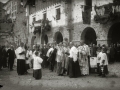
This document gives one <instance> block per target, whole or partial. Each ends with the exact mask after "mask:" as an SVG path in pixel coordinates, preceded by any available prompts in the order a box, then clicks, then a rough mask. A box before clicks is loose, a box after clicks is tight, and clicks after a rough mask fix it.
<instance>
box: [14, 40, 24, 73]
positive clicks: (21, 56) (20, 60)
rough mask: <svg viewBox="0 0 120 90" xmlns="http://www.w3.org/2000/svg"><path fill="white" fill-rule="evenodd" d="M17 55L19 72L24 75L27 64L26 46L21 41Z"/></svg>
mask: <svg viewBox="0 0 120 90" xmlns="http://www.w3.org/2000/svg"><path fill="white" fill-rule="evenodd" d="M15 53H16V56H17V73H18V75H24V74H25V72H26V66H25V54H26V52H25V48H24V43H23V42H21V44H20V47H18V48H17V49H16V51H15Z"/></svg>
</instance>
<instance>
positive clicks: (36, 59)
mask: <svg viewBox="0 0 120 90" xmlns="http://www.w3.org/2000/svg"><path fill="white" fill-rule="evenodd" d="M33 59H34V60H33V69H34V70H36V69H41V68H42V67H41V63H42V62H43V59H42V58H40V57H38V56H34V57H33Z"/></svg>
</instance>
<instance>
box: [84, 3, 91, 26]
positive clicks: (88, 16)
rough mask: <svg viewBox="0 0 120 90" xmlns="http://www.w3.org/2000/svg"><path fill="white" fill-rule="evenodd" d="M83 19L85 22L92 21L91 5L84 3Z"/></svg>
mask: <svg viewBox="0 0 120 90" xmlns="http://www.w3.org/2000/svg"><path fill="white" fill-rule="evenodd" d="M82 19H83V24H90V23H91V7H90V6H85V5H82Z"/></svg>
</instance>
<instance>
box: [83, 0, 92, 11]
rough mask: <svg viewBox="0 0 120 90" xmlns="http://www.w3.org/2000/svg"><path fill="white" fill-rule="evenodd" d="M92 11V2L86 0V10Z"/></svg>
mask: <svg viewBox="0 0 120 90" xmlns="http://www.w3.org/2000/svg"><path fill="white" fill-rule="evenodd" d="M88 9H91V10H92V0H85V10H88Z"/></svg>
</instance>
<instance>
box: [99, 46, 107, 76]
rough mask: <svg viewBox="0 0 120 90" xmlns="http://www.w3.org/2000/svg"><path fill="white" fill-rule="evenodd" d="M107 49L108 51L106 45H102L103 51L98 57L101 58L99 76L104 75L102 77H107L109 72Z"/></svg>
mask: <svg viewBox="0 0 120 90" xmlns="http://www.w3.org/2000/svg"><path fill="white" fill-rule="evenodd" d="M105 51H106V49H105V47H102V51H101V53H99V57H98V58H99V60H100V68H99V70H100V72H99V76H102V77H105V76H106V74H107V73H108V71H107V70H108V69H107V65H108V59H107V55H106V53H105Z"/></svg>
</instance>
